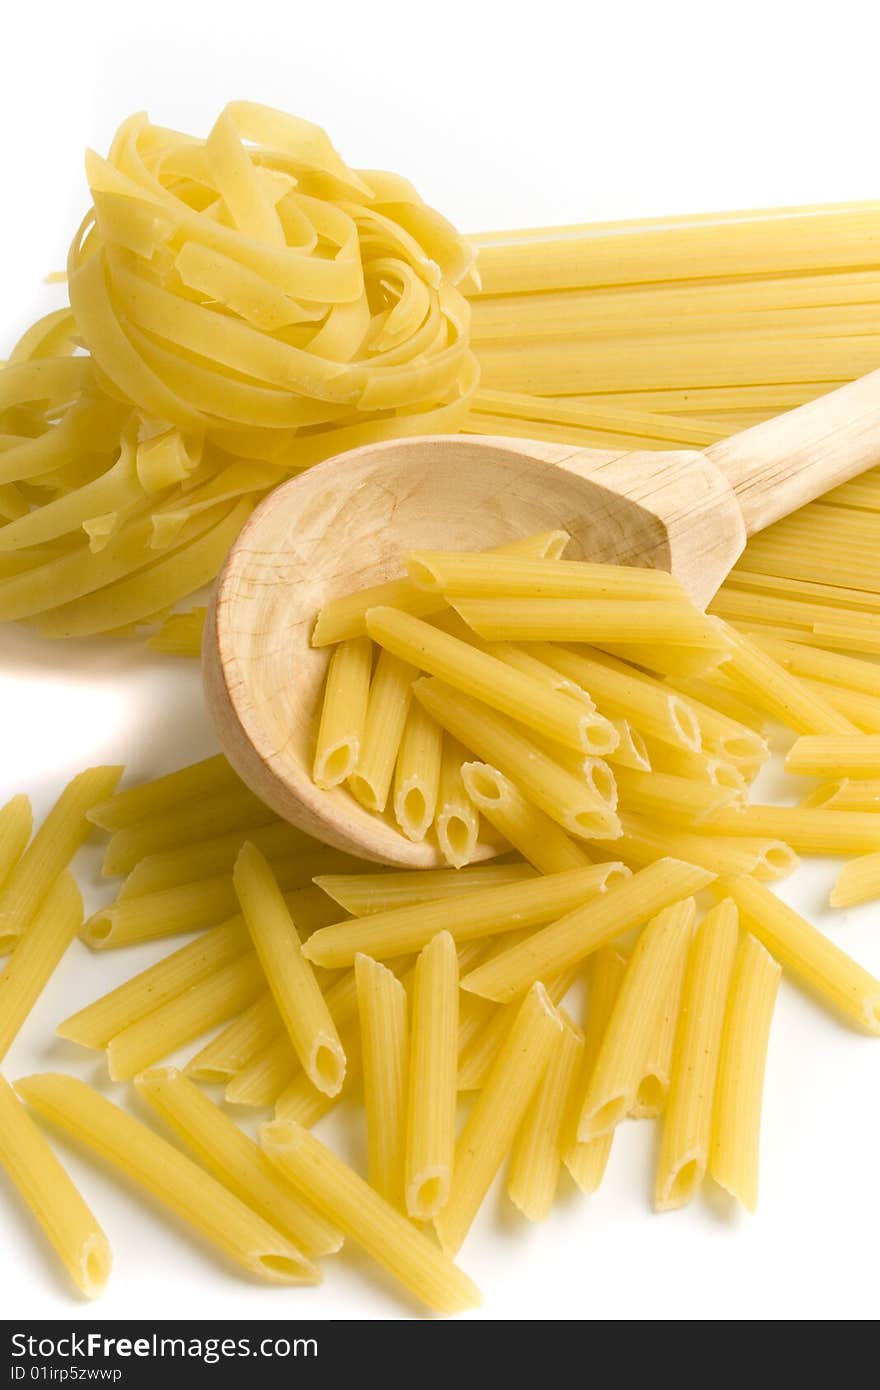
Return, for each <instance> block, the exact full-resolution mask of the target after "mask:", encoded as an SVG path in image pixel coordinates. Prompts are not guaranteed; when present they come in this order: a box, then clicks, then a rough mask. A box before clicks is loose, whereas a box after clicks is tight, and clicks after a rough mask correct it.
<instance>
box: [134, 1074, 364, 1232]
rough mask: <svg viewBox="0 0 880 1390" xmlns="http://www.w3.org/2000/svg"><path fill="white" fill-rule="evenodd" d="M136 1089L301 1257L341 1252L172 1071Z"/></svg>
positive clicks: (223, 1118) (228, 1124) (244, 1141)
mask: <svg viewBox="0 0 880 1390" xmlns="http://www.w3.org/2000/svg"><path fill="white" fill-rule="evenodd" d="M135 1089H136V1090H137V1093H138V1095H139V1096H141V1097H142V1098H143V1099H144V1100H145V1101H146V1102H147V1103H148V1105H149V1106H150V1107H151V1109H152V1110H154V1111H155V1112H156V1114H157V1115H158V1116H159V1117H160V1118H161V1119H162V1120H163V1121H164V1122H165V1124H167V1125H168V1127H169V1128H170V1129H171V1130H172V1131H173V1133H174V1134H175V1135H176V1136H177V1137H178V1139H181V1140H182V1141H183V1143H184V1144H185V1145H186V1146H187V1148H188V1149H189V1150H190V1151H191V1152H192V1154H193V1155H194V1157H195V1159H196V1161H197V1162H198V1163H200V1164H201V1166H202V1167H203V1168H205V1169H206V1170H207V1172H209V1173H210V1174H211V1175H212V1177H214V1178H216V1179H217V1181H218V1182H219V1183H222V1184H223V1186H224V1187H226V1188H228V1189H229V1191H230V1192H231V1193H233V1195H234V1196H236V1197H238V1198H239V1200H240V1201H242V1202H244V1204H245V1206H247V1207H250V1208H251V1209H252V1210H253V1211H255V1212H257V1214H258V1215H259V1216H261V1217H262V1218H263V1220H264V1221H266V1222H267V1223H268V1224H269V1225H270V1226H273V1227H274V1228H275V1229H276V1230H278V1231H280V1232H281V1234H282V1235H283V1236H286V1237H287V1239H288V1240H289V1241H291V1242H292V1243H293V1244H294V1245H295V1246H296V1247H297V1249H299V1250H301V1251H302V1252H303V1254H304V1255H307V1256H309V1257H311V1258H315V1257H317V1256H320V1255H332V1254H335V1252H336V1251H337V1250H339V1248H340V1246H341V1245H342V1236H341V1235H340V1233H339V1231H338V1230H336V1229H335V1228H334V1227H333V1225H332V1224H331V1223H330V1222H328V1221H326V1220H325V1219H324V1217H322V1216H319V1215H318V1213H317V1212H315V1211H313V1210H312V1209H311V1208H310V1207H309V1206H308V1205H307V1203H305V1202H303V1201H302V1200H301V1199H300V1198H299V1197H297V1196H296V1194H295V1193H294V1192H292V1191H291V1189H290V1187H289V1186H288V1184H287V1183H284V1182H282V1181H281V1180H280V1179H279V1177H278V1173H277V1171H276V1169H274V1168H273V1167H272V1165H271V1163H270V1162H269V1161H268V1159H267V1158H266V1156H265V1154H263V1153H262V1152H261V1150H260V1148H259V1145H257V1144H255V1143H254V1141H253V1140H252V1139H249V1138H248V1136H247V1135H246V1134H245V1133H244V1132H243V1131H242V1130H240V1129H239V1128H238V1125H236V1124H235V1123H234V1122H233V1121H232V1120H230V1119H229V1117H228V1116H227V1115H225V1114H224V1113H223V1111H222V1110H221V1109H220V1107H219V1106H217V1105H215V1104H214V1103H213V1101H211V1100H209V1099H208V1097H207V1096H206V1095H205V1094H204V1093H203V1092H202V1091H200V1090H199V1088H198V1086H196V1085H194V1084H193V1082H192V1081H189V1080H188V1079H187V1078H186V1077H185V1076H184V1075H183V1073H182V1072H180V1071H178V1070H177V1068H176V1067H154V1068H152V1069H151V1070H150V1071H145V1072H141V1074H140V1076H138V1077H137V1078H136V1080H135Z"/></svg>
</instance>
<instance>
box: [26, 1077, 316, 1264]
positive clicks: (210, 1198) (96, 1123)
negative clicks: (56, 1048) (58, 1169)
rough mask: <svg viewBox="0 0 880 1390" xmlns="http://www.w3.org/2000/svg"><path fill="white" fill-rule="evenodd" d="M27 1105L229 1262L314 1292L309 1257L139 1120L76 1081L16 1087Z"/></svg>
mask: <svg viewBox="0 0 880 1390" xmlns="http://www.w3.org/2000/svg"><path fill="white" fill-rule="evenodd" d="M15 1088H16V1090H17V1091H18V1094H19V1095H20V1096H21V1097H22V1099H23V1100H24V1102H25V1104H27V1105H29V1106H30V1107H31V1109H32V1110H35V1111H36V1112H37V1114H38V1115H40V1116H41V1117H42V1118H43V1119H44V1120H47V1121H48V1122H49V1124H51V1125H53V1126H54V1127H55V1128H57V1129H60V1130H62V1131H63V1132H64V1133H66V1134H69V1135H70V1136H71V1138H73V1139H74V1140H76V1141H77V1142H78V1143H80V1144H83V1145H85V1146H86V1148H88V1149H91V1151H92V1152H93V1153H95V1154H96V1155H97V1156H98V1157H99V1158H101V1159H103V1160H104V1161H105V1162H107V1163H110V1164H111V1165H112V1166H113V1167H115V1168H117V1169H119V1170H120V1172H121V1173H122V1174H123V1175H124V1176H125V1177H126V1178H128V1179H130V1180H131V1181H133V1182H135V1183H137V1184H138V1186H140V1187H143V1188H144V1189H145V1190H146V1191H147V1192H149V1194H150V1195H151V1196H152V1197H154V1198H155V1199H156V1200H157V1201H158V1202H161V1203H162V1204H163V1205H164V1206H166V1207H168V1208H169V1209H170V1210H171V1211H172V1212H174V1214H175V1215H176V1216H178V1217H180V1218H181V1219H182V1220H183V1221H184V1222H188V1223H189V1224H190V1225H191V1226H193V1227H194V1228H195V1229H196V1230H197V1231H198V1232H199V1234H200V1235H201V1236H203V1237H204V1239H206V1240H207V1241H209V1242H210V1243H211V1244H212V1245H214V1246H216V1247H217V1249H219V1250H220V1251H222V1253H223V1254H224V1255H226V1256H227V1258H229V1259H231V1260H233V1261H234V1262H235V1263H236V1264H239V1265H241V1266H242V1267H243V1268H244V1269H246V1270H247V1271H248V1273H249V1274H252V1275H256V1276H257V1277H259V1278H261V1279H263V1280H265V1281H266V1282H268V1283H271V1284H316V1283H319V1282H320V1275H319V1273H318V1271H317V1270H316V1269H315V1267H314V1265H312V1264H311V1263H310V1262H309V1261H308V1260H307V1259H306V1258H305V1256H304V1255H302V1254H301V1253H300V1251H299V1250H298V1249H297V1248H296V1246H295V1245H293V1244H291V1242H290V1241H289V1240H286V1239H285V1237H284V1236H282V1235H281V1234H280V1232H279V1231H277V1230H275V1228H274V1227H272V1226H270V1225H269V1224H268V1222H266V1221H264V1220H263V1218H262V1217H261V1216H258V1215H257V1214H256V1212H254V1211H251V1209H250V1208H249V1207H246V1206H245V1205H244V1203H243V1202H241V1201H240V1200H239V1199H238V1197H235V1196H233V1194H232V1193H231V1192H229V1191H227V1189H226V1188H225V1187H223V1186H222V1185H221V1184H220V1183H219V1182H217V1181H216V1179H214V1178H212V1177H211V1176H210V1175H209V1174H208V1173H206V1172H205V1171H204V1169H203V1168H200V1167H199V1166H198V1165H197V1164H195V1163H193V1161H192V1159H189V1158H187V1157H186V1156H185V1155H184V1154H182V1153H180V1152H179V1151H178V1150H177V1149H175V1148H174V1146H173V1145H172V1144H169V1143H168V1142H167V1141H166V1140H165V1139H161V1138H160V1137H159V1135H158V1134H154V1133H153V1131H152V1130H150V1129H148V1128H147V1126H146V1125H144V1124H141V1122H140V1121H139V1120H136V1119H134V1118H133V1117H132V1116H131V1115H127V1114H126V1112H125V1111H124V1110H120V1108H119V1107H118V1106H117V1105H113V1104H111V1102H110V1101H109V1100H105V1099H104V1097H103V1096H101V1095H99V1094H98V1093H97V1091H93V1090H92V1089H91V1087H90V1086H87V1085H86V1084H85V1082H83V1081H77V1080H76V1079H75V1078H74V1077H72V1076H60V1075H58V1074H52V1073H44V1074H43V1075H39V1076H28V1077H25V1078H24V1080H22V1081H18V1082H16V1087H15Z"/></svg>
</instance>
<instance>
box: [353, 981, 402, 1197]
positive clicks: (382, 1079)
mask: <svg viewBox="0 0 880 1390" xmlns="http://www.w3.org/2000/svg"><path fill="white" fill-rule="evenodd" d="M354 973H355V980H356V982H357V1000H358V1013H359V1016H360V1032H361V1065H362V1068H363V1076H364V1109H365V1111H366V1116H367V1177H368V1180H369V1183H370V1186H371V1187H372V1188H374V1189H375V1191H376V1192H378V1193H379V1194H380V1196H382V1197H384V1198H385V1199H386V1201H388V1202H391V1203H392V1204H393V1205H395V1206H402V1204H403V1198H404V1158H405V1153H406V1116H407V1107H406V1095H407V1085H408V1073H409V1032H408V1027H407V1010H408V1004H407V996H406V990H405V989H404V987H403V985H402V984H401V983H400V981H399V980H398V979H397V978H396V977H395V976H394V975H393V974H392V973H391V971H390V970H389V969H388V968H387V967H386V966H384V965H381V964H380V963H379V962H378V961H375V960H372V959H371V958H370V957H369V956H363V955H359V956H356V957H355V962H354Z"/></svg>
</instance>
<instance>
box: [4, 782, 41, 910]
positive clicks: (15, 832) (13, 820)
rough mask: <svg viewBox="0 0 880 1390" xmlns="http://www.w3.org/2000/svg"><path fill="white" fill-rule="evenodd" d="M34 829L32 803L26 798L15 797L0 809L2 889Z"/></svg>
mask: <svg viewBox="0 0 880 1390" xmlns="http://www.w3.org/2000/svg"><path fill="white" fill-rule="evenodd" d="M32 828H33V816H32V814H31V803H30V801H29V799H28V798H27V797H26V796H21V795H19V796H14V797H13V798H12V800H11V801H7V803H6V805H5V806H4V807H2V808H0V888H2V887H3V884H4V883H5V882H6V880H7V879H8V878H9V875H10V874H11V873H12V870H13V869H14V868H15V866H16V864H17V863H18V861H19V859H20V858H21V856H22V854H23V853H24V850H25V846H26V845H27V842H28V840H29V839H30V838H31V830H32Z"/></svg>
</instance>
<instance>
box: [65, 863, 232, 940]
mask: <svg viewBox="0 0 880 1390" xmlns="http://www.w3.org/2000/svg"><path fill="white" fill-rule="evenodd" d="M237 907H238V900H237V898H236V896H235V890H234V889H233V887H232V879H231V877H230V876H229V875H228V874H223V875H222V876H221V877H219V878H208V879H202V880H197V881H196V882H194V883H182V884H179V885H178V886H177V887H176V888H166V889H164V890H160V891H159V892H157V893H144V894H141V895H140V896H138V897H134V898H123V899H121V900H117V901H116V902H115V903H111V904H110V905H109V906H108V907H102V908H100V909H99V910H98V911H97V912H96V913H94V914H93V915H92V916H91V917H90V918H89V920H88V921H87V922H86V923H85V925H84V926H83V929H82V933H81V935H82V940H83V941H84V942H85V944H86V945H87V946H90V947H91V948H92V950H95V951H106V950H114V949H116V948H117V947H119V946H131V945H134V944H135V943H136V942H140V941H154V940H156V939H158V938H159V937H161V936H176V935H178V934H179V933H180V932H186V931H196V930H198V929H199V928H200V927H210V926H213V925H215V924H216V923H217V922H223V921H224V920H225V919H226V918H228V917H231V916H232V914H233V913H234V912H235V911H236V909H237Z"/></svg>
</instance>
